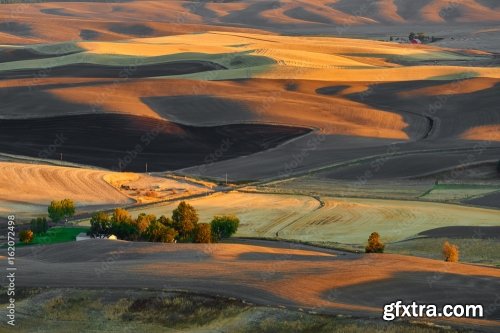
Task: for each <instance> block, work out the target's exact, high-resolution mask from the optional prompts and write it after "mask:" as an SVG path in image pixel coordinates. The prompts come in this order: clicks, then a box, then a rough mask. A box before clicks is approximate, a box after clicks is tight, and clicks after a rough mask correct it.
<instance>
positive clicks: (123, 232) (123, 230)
mask: <svg viewBox="0 0 500 333" xmlns="http://www.w3.org/2000/svg"><path fill="white" fill-rule="evenodd" d="M111 233H112V234H114V235H115V236H116V237H118V238H119V239H125V240H137V239H138V238H139V236H140V234H139V230H138V228H137V224H136V223H135V221H133V220H132V216H130V213H129V212H128V211H127V210H125V209H123V208H116V209H115V210H114V212H113V214H112V215H111Z"/></svg>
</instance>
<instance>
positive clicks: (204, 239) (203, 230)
mask: <svg viewBox="0 0 500 333" xmlns="http://www.w3.org/2000/svg"><path fill="white" fill-rule="evenodd" d="M194 242H195V243H211V242H212V229H211V228H210V224H208V223H200V224H198V225H196V229H195V234H194Z"/></svg>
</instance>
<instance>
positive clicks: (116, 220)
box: [89, 201, 240, 243]
mask: <svg viewBox="0 0 500 333" xmlns="http://www.w3.org/2000/svg"><path fill="white" fill-rule="evenodd" d="M198 222H199V217H198V213H197V212H196V209H195V208H194V207H193V206H191V205H190V204H188V203H186V202H185V201H181V202H180V203H179V205H178V206H177V208H176V209H174V210H173V211H172V216H171V217H166V216H165V215H162V216H160V217H159V218H156V216H155V215H152V214H145V213H141V214H139V216H137V218H135V219H134V218H132V216H131V215H130V213H129V212H128V211H127V210H125V209H123V208H117V209H115V210H114V211H113V213H111V214H109V213H106V212H97V213H95V214H94V215H93V216H92V218H91V219H90V231H89V235H90V237H92V238H107V237H109V236H111V235H115V236H116V237H117V238H119V239H123V240H130V241H137V240H142V241H150V242H162V243H174V242H195V243H212V242H218V241H220V240H222V239H224V238H229V237H230V236H231V235H233V234H234V233H235V232H236V231H237V229H238V226H239V223H240V221H239V219H238V218H237V217H236V216H234V215H221V216H214V217H213V219H212V221H211V222H210V223H198Z"/></svg>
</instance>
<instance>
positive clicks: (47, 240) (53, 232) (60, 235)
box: [18, 227, 89, 246]
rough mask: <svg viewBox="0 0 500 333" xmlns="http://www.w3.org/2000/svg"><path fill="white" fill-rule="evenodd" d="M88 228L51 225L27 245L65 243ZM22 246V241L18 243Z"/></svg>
mask: <svg viewBox="0 0 500 333" xmlns="http://www.w3.org/2000/svg"><path fill="white" fill-rule="evenodd" d="M88 230H89V228H86V227H53V228H50V229H49V230H48V231H47V233H45V234H44V235H37V236H35V239H34V240H33V242H32V243H30V244H29V245H35V244H38V245H46V244H56V243H65V242H71V241H74V240H75V237H76V236H77V235H78V234H79V233H81V232H87V231H88ZM18 245H21V246H24V245H26V244H24V243H18Z"/></svg>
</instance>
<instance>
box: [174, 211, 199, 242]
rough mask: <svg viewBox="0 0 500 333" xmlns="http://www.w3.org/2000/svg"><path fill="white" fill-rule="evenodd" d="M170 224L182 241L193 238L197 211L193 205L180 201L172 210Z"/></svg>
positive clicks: (196, 222)
mask: <svg viewBox="0 0 500 333" xmlns="http://www.w3.org/2000/svg"><path fill="white" fill-rule="evenodd" d="M172 224H173V226H174V228H175V230H177V232H178V233H179V237H180V239H181V240H183V241H188V240H191V239H193V237H194V233H195V229H196V226H197V224H198V213H196V210H195V209H194V207H193V206H191V205H190V204H188V203H186V202H185V201H181V202H180V203H179V205H178V206H177V208H176V209H175V210H174V211H173V212H172Z"/></svg>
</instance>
